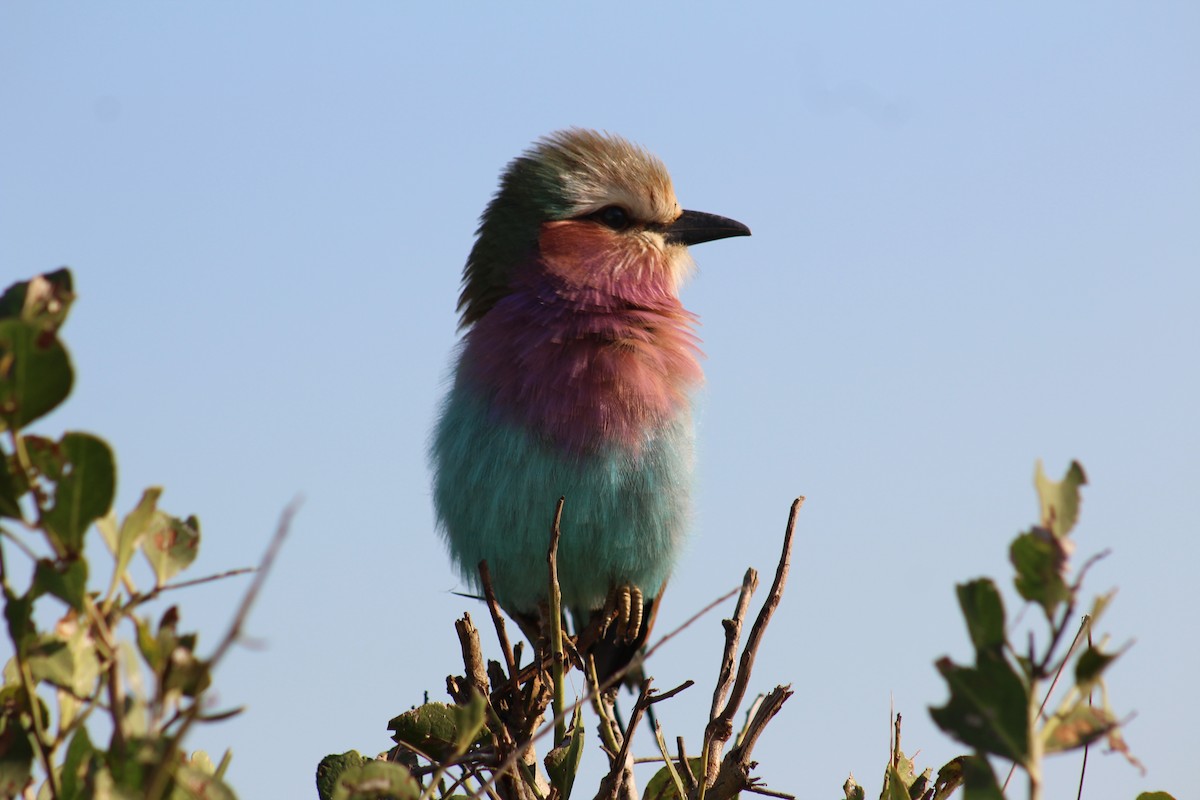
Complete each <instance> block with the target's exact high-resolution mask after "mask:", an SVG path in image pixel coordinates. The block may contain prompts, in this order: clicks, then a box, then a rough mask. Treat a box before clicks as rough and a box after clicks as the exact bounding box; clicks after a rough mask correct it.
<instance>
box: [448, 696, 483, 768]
mask: <svg viewBox="0 0 1200 800" xmlns="http://www.w3.org/2000/svg"><path fill="white" fill-rule="evenodd" d="M486 718H487V700H485V699H484V697H483V695H481V694H480V693H479V692H474V691H473V692H471V699H470V700H469V701H468V702H467V704H466V705H456V706H455V707H454V724H455V726H456V727H457V729H458V730H457V731H456V732H455V735H454V746H455V748H456V749H457V750H458V752H459V753H465V752H467V750H468V749H469V748H470V747H471V745H472V744H474V743H475V742H476V741H478V740H479V733H480V731H482V730H483V723H484V721H485V720H486Z"/></svg>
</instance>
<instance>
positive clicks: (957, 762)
mask: <svg viewBox="0 0 1200 800" xmlns="http://www.w3.org/2000/svg"><path fill="white" fill-rule="evenodd" d="M969 757H970V756H959V757H958V758H955V759H951V760H950V761H947V762H946V763H945V764H943V765H942V768H941V769H939V770H938V774H937V778H935V779H934V781H933V799H932V800H946V798H948V797H950V795H952V794H954V790H955V789H957V788H958V787H959V786H962V783H963V778H964V775H963V762H964V761H965V760H966V759H968V758H969Z"/></svg>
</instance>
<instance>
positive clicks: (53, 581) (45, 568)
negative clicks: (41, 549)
mask: <svg viewBox="0 0 1200 800" xmlns="http://www.w3.org/2000/svg"><path fill="white" fill-rule="evenodd" d="M32 589H33V591H34V592H36V593H37V594H38V595H42V594H52V595H54V596H55V597H57V598H58V599H60V600H62V601H63V602H64V603H66V604H67V605H69V606H70V607H71V608H73V609H75V610H76V611H83V600H84V597H85V596H86V595H87V561H86V560H84V559H83V558H66V559H60V560H58V561H51V560H50V559H48V558H42V559H39V560H38V562H37V567H36V568H35V569H34V572H33V586H32Z"/></svg>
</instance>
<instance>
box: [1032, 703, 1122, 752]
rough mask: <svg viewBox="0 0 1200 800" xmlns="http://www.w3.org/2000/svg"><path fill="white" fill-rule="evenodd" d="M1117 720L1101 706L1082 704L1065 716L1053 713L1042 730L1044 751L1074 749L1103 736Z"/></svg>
mask: <svg viewBox="0 0 1200 800" xmlns="http://www.w3.org/2000/svg"><path fill="white" fill-rule="evenodd" d="M1117 724H1118V723H1117V721H1116V720H1115V719H1113V717H1112V715H1110V714H1109V713H1108V712H1107V711H1105V710H1104V709H1102V708H1095V707H1093V706H1088V705H1083V704H1082V703H1081V704H1079V705H1077V706H1075V708H1073V709H1071V711H1069V712H1068V713H1067V714H1066V716H1063V717H1059V716H1057V715H1055V716H1054V717H1053V718H1052V719H1051V720H1050V722H1049V723H1047V725H1046V728H1045V730H1044V731H1043V737H1044V741H1045V749H1046V753H1062V752H1065V751H1067V750H1075V749H1077V748H1080V747H1083V746H1084V745H1088V744H1091V743H1092V742H1094V741H1096V740H1097V739H1100V738H1101V737H1103V736H1105V735H1106V734H1107V733H1108V732H1109V731H1111V730H1113V729H1115V728H1116V727H1117Z"/></svg>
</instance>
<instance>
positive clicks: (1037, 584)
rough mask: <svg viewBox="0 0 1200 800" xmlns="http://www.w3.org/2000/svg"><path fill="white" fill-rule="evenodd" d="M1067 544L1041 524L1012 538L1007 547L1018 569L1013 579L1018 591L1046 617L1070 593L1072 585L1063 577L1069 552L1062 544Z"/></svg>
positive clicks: (1052, 615) (1067, 543) (1010, 557)
mask: <svg viewBox="0 0 1200 800" xmlns="http://www.w3.org/2000/svg"><path fill="white" fill-rule="evenodd" d="M1069 544H1070V543H1069V542H1067V541H1066V540H1063V539H1056V538H1055V537H1053V536H1051V535H1049V534H1048V533H1047V532H1046V531H1045V530H1043V529H1041V528H1034V529H1033V530H1031V531H1029V532H1028V533H1022V534H1021V535H1020V536H1018V537H1017V538H1016V539H1013V543H1012V547H1011V548H1010V550H1009V560H1010V561H1012V565H1013V566H1014V567H1015V568H1016V570H1017V575H1016V577H1015V578H1014V580H1013V583H1014V584H1015V585H1016V587H1017V591H1018V592H1019V593H1020V595H1021V597H1023V598H1025V599H1026V600H1028V601H1030V602H1033V603H1037V604H1038V605H1040V606H1041V607H1042V610H1043V611H1045V612H1046V617H1047V618H1049V619H1053V618H1054V612H1055V610H1056V609H1057V608H1058V606H1059V605H1060V604H1061V603H1064V602H1066V601H1067V600H1069V599H1070V597H1071V587H1070V586H1068V585H1067V581H1066V571H1067V557H1068V556H1069V555H1070V552H1069V548H1068V547H1066V546H1064V545H1069Z"/></svg>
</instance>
